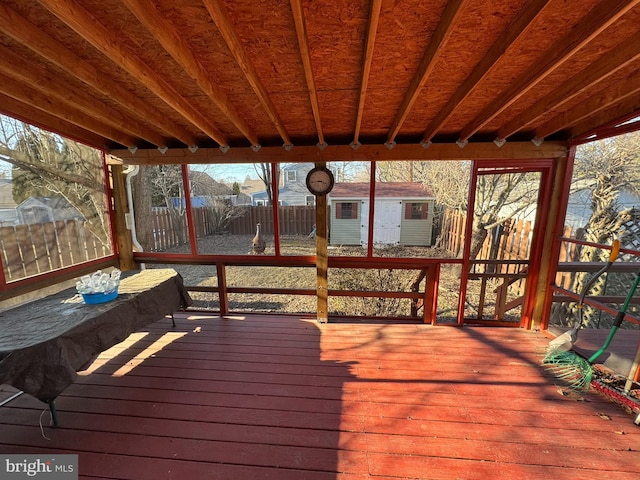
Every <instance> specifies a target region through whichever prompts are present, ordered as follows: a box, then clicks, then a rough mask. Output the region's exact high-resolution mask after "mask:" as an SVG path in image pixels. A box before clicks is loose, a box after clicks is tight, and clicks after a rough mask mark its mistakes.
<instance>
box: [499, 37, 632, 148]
mask: <svg viewBox="0 0 640 480" xmlns="http://www.w3.org/2000/svg"><path fill="white" fill-rule="evenodd" d="M636 60H640V33H638V34H636V35H634V36H633V37H632V38H631V39H630V40H629V41H628V42H625V43H624V44H622V45H619V46H618V47H617V48H615V49H614V50H613V51H611V52H610V53H608V54H607V55H605V56H603V57H601V58H600V59H599V60H597V61H596V62H594V63H593V64H591V65H589V66H588V67H587V68H585V69H584V70H583V71H582V72H580V73H579V74H578V75H576V76H575V77H573V78H572V79H571V80H570V81H569V82H567V83H565V84H564V85H562V86H560V87H558V88H557V89H556V90H554V91H553V92H552V93H550V94H549V95H547V96H546V97H544V98H543V99H541V100H539V101H538V102H537V103H536V104H535V105H533V106H531V107H529V108H528V109H527V110H526V111H525V112H523V113H522V114H520V115H518V116H517V117H516V118H514V119H512V120H510V121H509V122H508V123H507V124H505V125H504V126H503V127H502V129H501V130H500V131H499V132H498V138H508V137H509V136H511V135H512V134H514V133H515V132H517V131H519V130H521V129H523V128H525V127H527V126H528V125H529V124H531V123H532V122H534V121H535V120H537V119H538V118H540V117H542V116H543V115H544V114H546V113H547V112H548V111H549V110H551V109H553V108H558V107H561V106H562V105H564V104H565V103H567V102H569V101H571V100H572V99H573V98H574V97H576V96H578V95H579V94H581V93H582V92H584V91H585V90H587V89H589V88H593V87H595V86H596V85H597V84H598V83H600V82H601V81H603V80H605V79H606V78H607V77H609V76H610V75H613V74H614V73H616V72H617V71H619V70H621V69H622V68H624V67H626V66H627V65H629V64H630V63H632V62H634V61H636ZM565 126H567V125H563V126H561V127H560V128H558V129H557V130H554V131H558V130H561V129H562V128H564V127H565Z"/></svg>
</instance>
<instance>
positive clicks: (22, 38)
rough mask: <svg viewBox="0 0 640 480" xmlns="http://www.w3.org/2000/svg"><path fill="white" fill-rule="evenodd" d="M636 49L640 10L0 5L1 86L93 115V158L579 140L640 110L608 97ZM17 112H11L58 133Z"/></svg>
mask: <svg viewBox="0 0 640 480" xmlns="http://www.w3.org/2000/svg"><path fill="white" fill-rule="evenodd" d="M136 17H137V19H136ZM485 33H486V34H485ZM470 42H473V45H471V44H470ZM225 44H226V45H225ZM639 44H640V0H590V1H588V2H586V1H585V2H566V1H563V0H502V1H500V2H496V1H494V0H473V1H468V0H440V1H439V2H424V1H423V0H396V1H394V2H388V3H387V2H384V1H383V0H369V1H365V2H344V0H325V1H323V2H310V1H308V0H289V2H284V3H282V2H281V1H280V0H265V1H261V2H258V3H256V2H252V1H251V0H234V1H233V2H229V1H227V0H196V1H194V2H192V1H187V2H186V3H185V2H178V3H177V4H176V3H175V2H171V1H170V0H101V1H100V2H87V1H84V0H5V1H3V2H1V4H0V45H2V46H3V47H5V48H7V49H9V50H10V51H11V53H13V55H1V57H4V58H0V63H3V65H2V67H1V68H0V71H1V72H5V75H6V76H8V77H11V78H13V79H19V80H20V81H23V82H25V83H26V85H27V86H29V85H30V86H31V87H32V88H33V89H35V90H38V91H40V92H41V93H42V92H44V93H46V96H48V97H51V100H55V102H56V106H57V107H59V108H62V109H63V110H64V109H65V108H72V109H75V113H76V114H78V113H81V114H84V115H85V116H86V115H88V116H89V117H91V118H92V119H93V120H92V122H93V123H91V124H90V128H89V126H88V125H87V126H85V125H76V127H77V128H79V129H80V130H77V129H76V133H77V134H79V133H81V132H84V134H86V136H87V137H86V139H84V141H85V143H91V144H95V143H96V142H95V140H96V137H98V138H100V137H102V138H100V139H99V142H98V144H99V145H105V146H106V147H107V148H120V146H119V145H121V144H120V143H119V142H117V141H116V140H114V139H113V136H114V135H113V132H114V129H115V132H116V133H118V132H119V133H118V134H117V135H115V136H117V137H118V138H120V139H121V140H124V139H126V140H127V142H129V143H131V141H133V142H134V143H135V145H136V146H137V148H139V149H143V150H146V149H152V150H155V149H156V148H155V147H158V148H159V150H160V151H161V152H163V151H165V147H166V148H169V149H173V148H181V147H182V146H185V147H198V148H203V149H209V148H215V147H217V144H216V142H217V143H218V144H220V145H221V147H222V148H221V149H222V150H223V151H227V150H228V149H229V147H233V149H235V148H245V147H246V148H250V147H253V148H254V149H255V150H258V149H259V148H258V147H259V146H260V147H261V148H264V147H272V146H278V147H280V149H281V150H282V146H283V143H284V146H285V147H286V148H287V149H288V148H293V146H294V145H295V148H297V147H301V146H309V145H315V144H316V143H317V146H319V147H321V148H324V147H326V146H327V145H328V144H332V145H345V146H351V147H352V148H359V147H360V146H361V143H362V144H375V145H383V146H386V147H388V148H390V147H394V146H396V144H402V143H404V144H417V143H418V142H419V143H421V145H422V147H427V146H429V145H436V144H438V143H454V142H455V140H456V139H459V140H461V141H459V142H457V143H458V145H459V146H460V147H462V146H464V145H466V144H467V141H469V140H470V141H471V143H482V142H487V141H490V140H494V139H495V143H496V144H502V143H503V142H504V141H506V139H509V140H510V141H515V140H517V141H521V140H523V139H526V140H529V138H530V137H529V136H533V135H534V133H535V132H536V131H537V132H542V133H545V132H550V131H551V130H555V131H554V132H552V135H553V139H554V140H559V139H564V140H565V141H569V139H570V135H571V134H572V132H576V131H577V130H576V129H578V130H582V125H584V126H585V127H587V126H592V125H593V126H597V125H595V122H603V123H605V124H609V123H610V122H612V121H614V120H616V119H615V118H609V117H608V115H615V114H616V112H621V113H623V114H626V113H629V112H628V109H629V108H631V107H632V105H634V100H635V99H637V100H638V101H637V102H636V103H640V92H637V91H636V90H635V88H631V89H630V92H631V93H629V94H624V95H620V96H618V97H614V96H613V95H612V92H621V91H622V89H621V87H620V84H624V83H627V84H631V83H633V79H634V78H635V77H637V76H638V74H637V72H638V71H639V70H640V48H637V47H636V45H639ZM17 59H19V61H18V62H16V60H17ZM16 63H19V64H21V65H19V67H18V69H17V70H16V71H12V70H10V69H12V68H13V69H15V68H16V65H15V64H16ZM22 64H23V65H24V66H23V65H22ZM80 82H81V83H80ZM63 85H66V86H69V92H64V91H63V90H64V89H63V88H60V87H62V86H63ZM76 91H77V93H78V95H77V98H74V94H75V92H76ZM17 93H19V92H13V95H14V96H18V95H17ZM5 98H8V97H5ZM12 98H13V97H12ZM21 98H22V100H20V101H17V104H16V103H15V102H16V101H15V100H12V101H11V102H13V103H11V105H12V106H11V108H12V109H14V108H16V107H18V106H19V105H22V107H23V111H24V112H26V111H30V112H34V111H43V112H44V111H47V113H48V115H47V116H46V118H47V121H46V122H43V121H42V120H41V119H39V118H33V119H31V123H34V124H44V125H45V126H46V127H48V129H49V130H52V131H57V130H60V131H62V130H61V128H62V127H61V125H62V124H61V123H59V122H57V121H53V120H52V119H53V118H54V117H55V118H60V116H59V115H60V112H53V111H48V108H49V107H47V105H37V107H38V109H37V110H35V109H33V110H32V109H30V108H29V107H28V103H27V101H30V100H28V98H26V97H25V96H24V95H23V96H22V97H21ZM585 99H586V100H585ZM587 100H588V101H587ZM612 102H613V103H612ZM65 105H66V106H65ZM587 106H588V107H589V108H592V109H593V110H591V111H586V110H585V108H586V107H587ZM51 108H53V107H51ZM0 111H8V107H5V106H4V105H1V104H0ZM554 115H555V116H557V118H554ZM74 118H76V119H77V120H78V121H79V118H80V117H74ZM50 121H51V122H53V123H48V122H50ZM71 130H74V129H73V128H72V129H71ZM89 130H91V131H92V132H91V133H90V132H89ZM96 130H100V131H103V132H105V133H106V132H109V131H111V132H112V134H110V135H111V136H102V135H99V134H98V133H96ZM65 131H69V126H68V125H67V126H66V127H65ZM129 137H131V138H129ZM496 137H497V138H496ZM547 138H549V136H547ZM81 140H82V139H81ZM421 140H422V141H421ZM258 141H260V144H258ZM160 143H164V145H159V144H160ZM529 144H531V142H524V143H521V144H520V145H521V148H528V147H527V145H529ZM466 148H467V147H465V149H466ZM191 150H195V148H191ZM466 151H468V150H466Z"/></svg>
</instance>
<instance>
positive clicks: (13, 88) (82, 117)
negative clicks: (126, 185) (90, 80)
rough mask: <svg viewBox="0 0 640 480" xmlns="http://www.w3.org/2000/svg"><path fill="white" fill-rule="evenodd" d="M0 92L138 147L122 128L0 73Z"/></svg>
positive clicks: (97, 132) (116, 140)
mask: <svg viewBox="0 0 640 480" xmlns="http://www.w3.org/2000/svg"><path fill="white" fill-rule="evenodd" d="M0 92H2V93H4V94H5V95H7V96H9V97H12V98H14V99H16V100H18V101H20V102H23V103H26V104H27V105H31V106H32V107H34V108H36V109H38V110H42V111H44V112H47V113H51V114H52V115H54V116H55V117H58V118H61V119H62V120H65V121H67V122H70V123H73V124H75V125H77V126H79V127H82V128H84V129H86V130H89V131H90V132H93V133H96V134H98V135H100V136H102V137H106V138H108V139H111V140H113V141H114V142H116V143H119V144H121V145H124V146H126V147H136V146H137V145H136V143H137V139H135V138H133V137H132V136H131V135H128V134H126V133H124V132H123V131H122V130H119V129H117V128H113V127H110V126H108V125H105V124H104V123H102V122H99V121H97V120H95V119H94V118H93V117H90V116H88V115H86V114H85V113H83V112H80V111H78V110H76V109H75V108H72V107H70V106H68V105H66V104H64V103H62V102H60V101H59V100H56V99H55V98H52V97H50V96H48V95H45V94H43V93H41V92H39V91H37V90H34V89H33V88H31V87H29V86H28V85H25V83H24V82H21V81H18V80H15V79H13V78H11V77H7V76H6V75H3V74H1V73H0Z"/></svg>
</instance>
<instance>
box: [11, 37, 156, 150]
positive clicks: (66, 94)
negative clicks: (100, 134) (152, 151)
mask: <svg viewBox="0 0 640 480" xmlns="http://www.w3.org/2000/svg"><path fill="white" fill-rule="evenodd" d="M0 56H4V58H5V59H7V60H9V63H8V64H7V63H0V72H2V73H3V74H5V75H7V76H8V77H10V78H13V79H14V80H17V81H20V82H24V83H25V85H28V86H29V87H31V88H33V89H34V90H39V91H40V92H41V93H42V94H44V95H46V96H48V97H52V98H55V99H57V100H58V101H59V102H60V105H61V106H62V105H66V106H68V107H67V108H73V109H77V110H79V111H81V112H82V113H84V114H86V115H88V116H89V117H93V118H94V119H95V120H97V121H98V122H102V123H104V124H105V125H109V126H110V127H111V128H116V129H119V130H122V131H123V132H126V133H129V134H130V135H132V136H133V137H140V138H144V139H146V140H148V141H149V142H150V143H152V144H155V145H157V146H158V147H160V146H163V145H166V144H167V141H166V139H165V138H164V137H162V136H161V135H158V133H157V132H156V131H155V130H153V129H150V128H147V127H145V126H144V125H141V124H140V123H139V122H138V121H137V120H135V119H133V118H131V117H128V116H127V115H124V114H123V113H122V112H121V111H120V110H117V109H115V108H111V107H109V106H108V105H106V104H105V103H104V102H101V101H100V100H98V99H96V98H95V97H94V96H93V95H90V94H88V93H86V92H84V91H82V90H73V89H70V88H69V85H68V84H66V83H64V82H62V81H60V80H59V79H58V78H57V77H56V76H54V75H52V74H51V73H49V72H48V71H47V70H46V69H45V68H44V67H37V66H30V67H26V68H21V69H17V68H8V65H10V64H11V63H13V64H14V65H18V64H19V63H20V57H19V56H18V55H15V54H14V53H13V52H11V50H9V49H8V48H6V47H2V46H0ZM36 106H37V105H36ZM67 108H65V109H64V110H62V111H61V112H60V113H61V114H63V115H64V114H65V112H66V111H67ZM79 126H81V125H79Z"/></svg>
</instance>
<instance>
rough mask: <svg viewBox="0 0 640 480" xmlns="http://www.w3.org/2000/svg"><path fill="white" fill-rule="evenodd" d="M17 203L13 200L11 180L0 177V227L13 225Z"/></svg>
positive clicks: (15, 220) (16, 219)
mask: <svg viewBox="0 0 640 480" xmlns="http://www.w3.org/2000/svg"><path fill="white" fill-rule="evenodd" d="M17 206H18V205H17V204H16V202H14V201H13V189H12V186H11V180H9V179H8V178H0V227H5V226H12V225H15V224H16V223H17V221H18V212H17V211H16V207H17Z"/></svg>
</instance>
